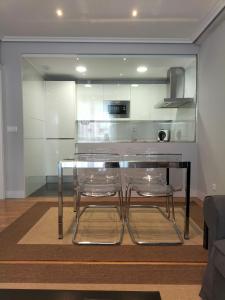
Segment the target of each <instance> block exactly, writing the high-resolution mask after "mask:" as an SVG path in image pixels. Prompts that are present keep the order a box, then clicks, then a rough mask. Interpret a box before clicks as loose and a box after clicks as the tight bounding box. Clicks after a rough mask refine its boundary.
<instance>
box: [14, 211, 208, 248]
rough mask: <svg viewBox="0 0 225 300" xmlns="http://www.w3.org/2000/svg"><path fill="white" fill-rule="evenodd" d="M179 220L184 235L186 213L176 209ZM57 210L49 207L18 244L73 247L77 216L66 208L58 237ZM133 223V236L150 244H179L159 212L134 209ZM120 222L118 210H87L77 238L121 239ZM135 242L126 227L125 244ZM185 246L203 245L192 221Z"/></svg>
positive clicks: (172, 229)
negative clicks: (61, 236) (60, 236)
mask: <svg viewBox="0 0 225 300" xmlns="http://www.w3.org/2000/svg"><path fill="white" fill-rule="evenodd" d="M175 211H176V221H177V224H178V227H179V228H180V231H181V233H182V234H183V227H184V212H183V209H182V208H180V207H177V208H176V210H175ZM57 213H58V211H57V207H50V208H49V209H48V210H47V211H46V212H45V214H44V215H43V216H42V217H41V218H40V219H39V220H38V221H37V222H36V223H35V224H34V226H32V227H31V228H30V230H29V231H28V232H27V233H26V234H25V235H24V236H23V237H22V238H21V239H20V240H19V241H18V244H30V245H35V244H36V245H38V244H41V245H71V244H72V232H73V230H74V228H73V227H74V216H75V213H74V212H73V209H72V208H71V207H65V208H64V238H63V239H62V240H59V239H58V238H57ZM130 222H131V224H132V228H133V229H134V235H135V237H136V238H138V239H142V240H145V241H148V242H154V243H157V242H163V243H171V242H174V243H176V242H179V239H178V237H177V234H176V232H175V230H174V227H173V224H172V222H168V220H167V219H165V218H164V217H163V216H162V214H161V213H160V212H159V211H158V210H157V209H153V208H151V209H149V208H148V209H146V208H144V209H143V208H133V209H131V212H130ZM120 226H121V223H120V220H119V216H118V214H117V211H116V209H112V208H111V209H109V208H107V209H105V208H101V209H100V208H95V209H93V208H92V209H88V210H86V212H85V213H84V214H83V215H82V217H81V222H80V225H79V231H78V232H79V233H78V235H77V239H79V240H80V241H87V240H88V241H98V242H101V241H102V242H106V241H109V238H110V241H115V240H117V239H118V236H119V232H120V228H121V227H120ZM132 244H133V243H132V240H131V238H130V235H129V234H128V231H127V228H126V227H125V234H124V239H123V245H132ZM184 245H202V229H201V228H200V227H199V226H198V225H197V224H196V223H195V222H194V220H192V219H190V239H189V240H185V241H184Z"/></svg>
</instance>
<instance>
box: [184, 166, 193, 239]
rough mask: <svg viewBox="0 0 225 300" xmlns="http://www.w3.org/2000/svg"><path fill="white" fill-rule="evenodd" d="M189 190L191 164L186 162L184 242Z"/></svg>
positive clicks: (188, 207) (187, 221)
mask: <svg viewBox="0 0 225 300" xmlns="http://www.w3.org/2000/svg"><path fill="white" fill-rule="evenodd" d="M190 189H191V162H187V169H186V190H185V224H184V238H185V240H189V218H190Z"/></svg>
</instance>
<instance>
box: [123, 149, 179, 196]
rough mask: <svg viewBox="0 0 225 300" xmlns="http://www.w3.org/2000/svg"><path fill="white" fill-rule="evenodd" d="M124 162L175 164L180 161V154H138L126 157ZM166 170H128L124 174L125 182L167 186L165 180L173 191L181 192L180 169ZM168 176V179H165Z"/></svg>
mask: <svg viewBox="0 0 225 300" xmlns="http://www.w3.org/2000/svg"><path fill="white" fill-rule="evenodd" d="M126 160H130V161H142V162H147V161H160V162H165V161H171V162H177V161H182V155H181V154H161V153H160V154H159V153H150V154H149V153H140V154H131V155H126ZM168 172H169V173H167V169H165V168H136V169H129V170H126V172H125V174H126V175H125V177H126V181H127V182H130V181H140V180H141V181H142V182H143V183H144V182H145V181H147V182H151V183H159V184H167V179H169V183H170V185H172V186H173V189H174V190H175V191H178V190H182V186H183V176H182V169H177V168H174V169H172V168H171V169H169V170H168ZM167 175H169V178H168V177H167Z"/></svg>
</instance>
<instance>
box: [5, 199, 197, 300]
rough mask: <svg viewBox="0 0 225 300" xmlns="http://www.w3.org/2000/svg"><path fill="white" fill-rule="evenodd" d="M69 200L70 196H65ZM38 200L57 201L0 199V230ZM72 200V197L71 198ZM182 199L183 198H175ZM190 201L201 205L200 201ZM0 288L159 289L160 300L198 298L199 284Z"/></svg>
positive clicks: (20, 286) (12, 286)
mask: <svg viewBox="0 0 225 300" xmlns="http://www.w3.org/2000/svg"><path fill="white" fill-rule="evenodd" d="M66 198H67V199H66V200H70V199H71V197H66ZM39 201H54V202H57V197H32V198H26V199H7V200H2V201H0V231H2V230H3V229H4V228H5V227H7V226H8V225H9V224H11V223H12V222H13V221H14V220H15V219H17V218H18V217H19V216H21V215H22V214H23V213H24V212H25V211H26V210H28V209H29V208H30V207H31V206H33V205H34V204H35V203H37V202H39ZM71 201H72V199H71ZM177 201H184V199H181V198H180V199H177ZM192 201H195V202H197V203H198V204H199V205H201V201H200V200H198V199H196V198H193V199H192ZM0 289H42V290H49V289H54V290H71V289H72V290H112V289H113V290H115V291H116V290H124V291H157V290H158V291H160V293H161V297H162V300H200V298H199V296H198V294H199V290H200V285H150V284H149V285H148V284H140V285H129V284H114V285H111V284H110V285H109V284H45V283H38V284H34V283H33V284H32V283H29V284H23V283H22V282H21V283H19V284H18V283H17V284H14V283H4V284H3V283H0Z"/></svg>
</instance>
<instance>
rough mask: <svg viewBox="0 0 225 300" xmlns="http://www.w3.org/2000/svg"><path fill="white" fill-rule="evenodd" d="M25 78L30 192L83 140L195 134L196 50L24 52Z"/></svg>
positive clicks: (171, 138) (180, 138)
mask: <svg viewBox="0 0 225 300" xmlns="http://www.w3.org/2000/svg"><path fill="white" fill-rule="evenodd" d="M22 78H23V81H22V87H23V124H24V157H25V159H24V162H25V182H26V195H29V194H31V193H33V192H34V191H35V190H37V189H39V188H40V187H42V186H43V185H45V183H47V185H48V189H49V187H50V185H51V184H55V188H56V190H57V162H58V161H59V160H61V159H65V158H73V157H74V152H75V145H77V143H79V144H81V143H83V145H82V146H84V148H85V143H86V142H87V143H101V142H102V143H106V144H107V143H117V142H131V143H132V142H136V143H138V142H153V143H154V142H155V143H158V141H159V140H162V141H164V142H165V143H170V142H175V143H181V142H194V141H195V126H196V56H194V55H145V56H144V55H127V56H124V55H123V56H122V55H107V56H106V55H70V56H68V55H61V56H59V55H57V56H56V55H52V56H51V55H37V56H35V55H30V56H29V55H25V56H24V57H23V60H22ZM89 145H90V144H89ZM82 146H81V147H82ZM99 146H100V145H99ZM106 146H107V147H108V148H110V147H113V146H112V145H110V146H108V145H106ZM114 146H115V147H116V145H114ZM156 146H158V145H156ZM160 146H161V145H160ZM181 146H182V145H181ZM87 147H88V146H87ZM85 149H86V148H85ZM132 149H136V148H135V146H134V145H133V147H132ZM65 175H71V174H69V173H68V174H67V173H66V174H65ZM65 180H67V178H65Z"/></svg>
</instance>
